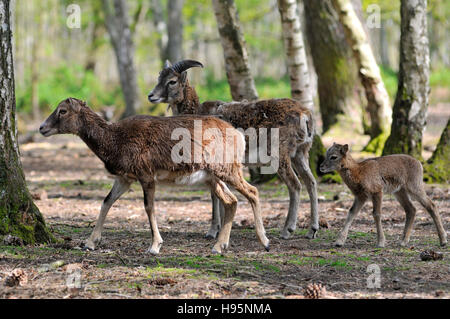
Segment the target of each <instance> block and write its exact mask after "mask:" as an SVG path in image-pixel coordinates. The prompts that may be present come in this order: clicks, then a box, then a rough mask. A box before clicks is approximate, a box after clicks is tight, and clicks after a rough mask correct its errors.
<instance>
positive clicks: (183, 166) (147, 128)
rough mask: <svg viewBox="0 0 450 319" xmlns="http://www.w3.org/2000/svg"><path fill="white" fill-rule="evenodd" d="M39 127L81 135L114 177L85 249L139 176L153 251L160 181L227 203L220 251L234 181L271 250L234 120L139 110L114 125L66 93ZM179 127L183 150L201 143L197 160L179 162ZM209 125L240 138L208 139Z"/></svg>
mask: <svg viewBox="0 0 450 319" xmlns="http://www.w3.org/2000/svg"><path fill="white" fill-rule="evenodd" d="M199 125H200V126H201V130H202V131H201V133H202V134H200V136H199V137H198V136H197V134H196V132H195V131H194V130H195V128H196V127H199ZM39 130H40V132H41V134H42V135H44V136H46V137H47V136H51V135H54V134H75V135H78V136H79V137H80V138H81V139H82V140H83V141H84V142H85V143H86V144H87V146H88V147H89V148H90V149H91V150H92V151H93V152H94V153H95V154H96V155H97V156H98V157H99V158H100V159H101V160H102V161H103V163H104V164H105V168H106V169H107V170H108V171H109V173H111V174H113V175H115V177H116V179H115V182H114V186H113V188H112V190H111V192H110V193H109V194H108V196H106V198H105V200H104V202H103V205H102V207H101V211H100V215H99V218H98V220H97V224H96V225H95V228H94V231H93V232H92V235H91V236H90V237H89V239H88V240H87V242H86V244H85V246H86V247H87V248H89V249H95V246H96V244H98V242H99V241H100V239H101V232H102V229H103V224H104V221H105V218H106V215H107V214H108V211H109V209H110V208H111V206H112V205H113V203H114V202H115V201H116V200H117V199H119V197H120V196H121V195H122V194H124V193H125V192H126V191H127V190H128V189H129V188H130V186H131V184H132V183H133V182H134V181H138V182H139V183H140V184H141V186H142V189H143V192H144V204H145V210H146V213H147V215H148V218H149V222H150V228H151V232H152V245H151V246H150V248H149V249H148V252H149V253H151V254H158V253H159V250H160V247H161V245H162V242H163V240H162V238H161V235H160V233H159V230H158V226H157V223H156V216H155V212H154V199H155V186H156V184H158V183H169V184H178V185H183V184H184V185H191V184H194V183H198V182H202V183H205V184H207V185H208V186H209V187H210V189H211V191H212V192H213V193H214V194H215V195H216V196H217V197H218V198H220V200H221V202H222V204H223V205H224V207H225V217H224V219H225V221H224V227H223V228H222V230H221V231H220V233H219V236H218V240H217V243H216V244H215V245H214V248H213V252H214V253H221V252H222V251H223V250H224V249H226V248H227V247H228V243H229V238H230V231H231V226H232V221H233V218H234V215H235V213H236V207H237V199H236V197H235V196H234V195H233V193H232V192H231V191H230V190H229V189H228V187H227V185H226V184H228V185H231V186H233V187H234V188H235V189H236V190H237V191H239V192H240V193H241V194H242V195H244V196H245V197H246V198H247V199H248V201H249V202H250V204H251V206H252V208H253V213H254V217H255V225H256V233H257V236H258V239H259V240H260V242H261V244H262V245H263V246H264V247H265V248H266V250H268V249H269V240H268V239H267V237H266V235H265V230H264V226H263V222H262V218H261V212H260V204H259V198H258V190H257V189H256V188H255V187H253V186H251V185H250V184H248V183H247V182H246V181H245V179H244V177H243V174H242V164H241V162H240V160H241V158H242V156H243V151H242V150H243V149H245V140H244V138H243V136H242V134H241V133H240V132H238V131H237V130H235V129H234V128H233V127H232V126H231V125H230V124H228V123H226V122H224V121H221V120H220V119H217V118H215V117H210V116H209V117H208V116H203V117H202V116H193V115H190V116H177V117H173V118H167V117H154V116H144V115H140V116H133V117H129V118H126V119H124V120H122V121H119V122H117V123H112V124H111V123H108V122H106V121H105V120H104V119H102V118H101V117H100V116H98V115H97V114H96V113H95V112H93V111H92V110H91V109H90V108H89V107H88V106H87V105H86V103H85V102H83V101H80V100H78V99H74V98H68V99H66V100H64V101H62V102H61V103H59V105H58V107H57V108H56V110H55V111H54V112H53V113H52V114H51V115H50V116H49V117H48V118H47V120H45V122H44V123H43V124H42V125H41V127H40V129H39ZM175 130H181V131H182V132H187V133H188V135H189V141H188V142H189V145H188V148H187V149H183V155H186V154H188V153H190V154H194V156H195V152H196V151H195V150H196V148H197V147H198V146H199V145H200V146H202V147H201V151H202V153H201V154H200V156H199V158H198V160H191V161H178V160H176V159H174V158H173V154H172V150H173V148H174V147H175V145H177V144H178V143H179V142H178V140H175V139H173V138H172V133H173V132H174V131H175ZM208 130H212V131H214V132H218V133H219V134H221V135H222V136H223V137H226V136H230V135H231V136H234V137H236V138H232V139H226V138H222V139H221V138H215V137H213V136H211V135H209V136H210V137H209V138H205V137H204V136H206V134H205V132H208ZM231 150H235V151H236V156H235V157H234V158H231V159H230V158H229V157H227V160H223V161H220V160H218V161H217V160H213V161H210V160H207V158H208V154H211V153H215V154H216V153H218V152H219V151H223V152H228V153H229V152H230V151H231ZM185 152H186V154H185Z"/></svg>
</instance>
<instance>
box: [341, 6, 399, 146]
mask: <svg viewBox="0 0 450 319" xmlns="http://www.w3.org/2000/svg"><path fill="white" fill-rule="evenodd" d="M333 4H334V7H335V8H336V11H337V13H338V14H339V19H340V21H341V23H342V25H343V26H344V30H345V35H346V38H347V42H348V43H349V44H350V46H351V48H352V51H353V55H354V57H355V60H356V63H357V65H358V74H359V77H360V79H361V83H362V85H363V87H364V90H365V93H366V98H367V111H368V113H369V115H370V120H371V123H370V137H371V139H372V140H375V139H376V138H378V139H381V140H382V141H381V144H384V140H385V139H386V138H387V135H388V134H389V130H390V126H391V122H392V110H391V106H390V102H389V95H388V93H387V91H386V88H385V86H384V83H383V79H382V78H381V73H380V68H379V67H378V64H377V62H376V60H375V56H374V54H373V52H372V48H371V47H370V43H369V39H368V37H367V34H366V32H365V30H364V28H363V25H362V23H361V21H360V20H359V18H358V16H357V15H356V12H355V10H354V9H353V6H352V3H351V1H350V0H333ZM379 144H380V143H379ZM381 149H382V145H381ZM381 149H380V151H381Z"/></svg>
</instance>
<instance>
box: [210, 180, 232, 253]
mask: <svg viewBox="0 0 450 319" xmlns="http://www.w3.org/2000/svg"><path fill="white" fill-rule="evenodd" d="M211 191H212V192H214V195H216V196H217V197H218V198H219V199H220V201H221V202H222V204H223V205H224V207H225V216H224V222H223V225H222V228H221V230H220V232H219V237H218V239H217V243H216V244H215V245H214V247H213V253H215V254H220V253H222V252H223V251H224V250H225V249H227V248H228V244H229V241H230V233H231V226H232V224H233V219H234V215H235V214H236V207H237V198H236V196H234V195H233V193H232V192H231V191H230V190H229V189H228V187H227V185H225V183H224V182H222V181H220V180H215V181H213V182H211Z"/></svg>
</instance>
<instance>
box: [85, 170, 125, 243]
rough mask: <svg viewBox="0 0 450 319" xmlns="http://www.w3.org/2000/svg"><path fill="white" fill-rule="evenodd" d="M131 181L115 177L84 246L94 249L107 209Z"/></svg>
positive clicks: (98, 239) (99, 238) (100, 233)
mask: <svg viewBox="0 0 450 319" xmlns="http://www.w3.org/2000/svg"><path fill="white" fill-rule="evenodd" d="M131 183H132V181H130V180H128V179H125V178H122V177H117V178H116V180H115V181H114V185H113V188H112V189H111V191H110V192H109V194H108V196H106V198H105V199H104V201H103V204H102V208H101V209H100V215H99V216H98V219H97V223H96V224H95V228H94V231H93V232H92V234H91V236H90V237H89V239H88V240H87V241H86V243H85V244H84V247H85V248H87V249H91V250H94V249H95V247H96V246H97V245H98V244H99V243H100V241H101V238H102V231H103V224H104V223H105V219H106V215H108V212H109V209H110V208H111V206H112V205H113V204H114V203H115V202H116V201H117V200H118V199H119V198H120V196H122V195H123V194H124V193H125V192H126V191H127V190H128V189H129V188H130V185H131Z"/></svg>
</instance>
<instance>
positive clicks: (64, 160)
mask: <svg viewBox="0 0 450 319" xmlns="http://www.w3.org/2000/svg"><path fill="white" fill-rule="evenodd" d="M434 140H435V139H434ZM21 153H22V163H23V166H24V170H25V176H26V178H27V181H28V185H29V188H30V191H31V193H32V194H33V195H34V197H35V198H36V201H35V203H36V205H37V206H38V207H39V209H40V210H41V212H42V213H43V215H44V218H45V220H46V222H47V225H48V226H49V227H50V229H51V230H52V231H53V234H54V235H55V237H56V238H57V239H59V240H60V242H59V243H55V244H49V245H37V246H4V245H2V244H1V242H0V298H254V297H255V298H303V292H304V288H305V287H306V286H307V285H308V284H309V283H321V284H322V285H324V286H325V287H326V289H327V294H325V295H324V297H325V298H450V263H449V259H450V254H449V253H450V249H449V248H446V247H444V248H442V247H440V246H439V242H438V237H437V233H436V231H435V227H434V224H433V222H432V220H431V218H430V216H429V215H428V214H427V213H426V212H425V211H424V209H423V208H422V207H420V206H419V205H418V203H416V207H417V209H418V212H417V218H416V222H415V226H414V232H413V235H412V237H411V242H410V245H409V247H406V248H403V247H400V246H399V242H400V237H401V235H402V231H403V225H404V220H405V214H404V212H403V210H402V209H401V208H400V205H399V204H398V203H397V202H396V201H395V199H394V198H393V196H391V195H386V196H385V197H384V201H383V218H382V222H383V227H384V230H385V234H386V239H387V243H386V248H384V249H379V248H376V232H375V225H374V222H373V218H372V214H371V206H372V205H371V203H368V204H366V206H365V207H364V208H363V210H362V211H361V212H360V214H359V215H358V216H357V218H356V219H355V221H354V223H353V225H352V228H351V231H350V234H349V238H348V240H347V242H346V244H345V246H344V247H343V248H336V247H334V246H333V242H334V240H335V238H336V235H337V233H338V232H339V230H340V229H341V228H342V226H343V223H344V220H345V217H346V215H347V211H348V209H349V208H350V207H351V205H352V196H351V194H350V193H349V191H348V190H347V189H346V187H345V186H344V185H337V184H319V195H320V203H319V206H320V207H319V208H320V216H321V218H322V219H323V220H326V222H327V224H328V225H326V226H328V227H327V228H325V227H322V228H321V229H320V231H319V233H318V237H317V238H316V239H313V240H309V239H306V238H305V234H306V232H307V227H308V223H309V203H308V196H307V193H306V191H305V190H304V189H303V190H302V193H301V198H302V203H301V207H300V212H299V219H298V230H297V231H296V232H295V233H294V234H293V236H292V238H291V239H289V240H282V239H280V229H281V228H282V226H283V223H284V220H285V217H286V214H287V208H288V202H289V200H288V192H287V189H286V187H285V185H284V184H281V183H280V182H278V181H274V182H271V183H268V184H265V185H261V186H260V187H259V190H260V197H261V203H262V215H263V219H264V224H265V228H266V232H267V234H268V237H269V239H270V241H271V250H270V252H265V251H264V249H263V247H262V246H261V245H260V244H259V242H258V241H257V239H256V234H255V230H254V228H253V216H252V212H251V207H250V205H249V204H248V203H247V202H246V201H245V200H244V199H243V198H242V197H240V196H238V198H239V205H238V212H237V214H236V218H235V221H234V225H233V229H232V232H231V239H230V245H231V247H230V248H229V249H228V250H227V251H226V253H225V254H223V255H212V254H211V249H212V246H213V245H214V241H213V240H208V239H206V238H205V237H204V235H205V234H206V232H207V230H208V228H209V223H210V216H211V213H210V211H211V204H210V195H209V192H208V191H207V190H206V189H205V188H202V187H201V186H196V187H167V186H160V187H158V189H157V193H156V212H157V218H158V223H159V227H160V231H161V235H162V237H163V239H164V244H163V246H162V248H161V252H160V255H158V256H156V257H155V256H151V255H149V254H147V253H146V252H145V251H146V249H147V248H148V246H149V245H150V242H151V234H150V231H149V225H148V220H147V216H146V214H145V212H144V208H143V200H142V192H141V190H140V188H139V185H137V184H135V185H133V186H132V189H131V190H130V191H129V192H128V193H126V194H125V195H124V196H123V197H122V198H121V199H120V200H119V201H118V202H117V203H116V204H115V205H114V206H113V208H112V209H111V211H110V213H109V215H108V218H107V220H106V224H105V230H104V233H103V240H102V242H101V244H100V245H99V248H98V249H97V250H95V251H83V250H81V249H80V248H79V246H80V244H81V243H82V242H83V241H84V240H85V239H86V238H87V237H88V236H89V234H90V233H91V231H92V229H93V226H94V224H95V221H96V218H97V215H98V212H99V209H100V205H101V203H102V200H103V198H104V197H105V196H106V195H107V193H108V192H109V189H110V188H111V186H112V179H111V177H110V176H108V174H107V173H106V171H105V169H104V167H103V164H102V163H101V162H100V161H99V160H98V159H97V158H96V157H95V156H94V155H93V153H92V152H91V151H90V150H88V149H87V148H86V146H85V145H84V144H83V143H82V142H81V141H80V140H79V139H78V138H76V137H70V136H55V137H51V138H48V139H44V138H42V137H36V138H35V140H34V142H33V143H29V144H24V145H22V146H21ZM427 193H428V194H429V196H430V197H431V198H432V200H433V201H434V203H435V204H436V205H437V207H438V208H439V211H440V214H441V217H442V219H443V222H444V228H445V229H446V230H448V229H449V225H450V186H449V185H427ZM447 232H448V231H447ZM425 250H434V251H438V252H441V253H443V256H444V257H443V259H442V260H437V261H421V259H420V253H421V252H423V251H425ZM369 265H376V266H371V267H375V268H376V267H379V270H380V279H381V287H380V288H368V285H367V280H368V278H369V276H371V275H372V274H373V273H372V272H370V271H369V272H368V266H369ZM14 269H22V270H23V271H24V272H25V274H26V275H27V278H28V280H27V282H24V283H23V285H20V286H15V287H8V286H6V285H5V284H4V282H5V279H6V277H7V276H8V275H9V274H11V272H12V271H13V270H14ZM372 269H373V268H372Z"/></svg>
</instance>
